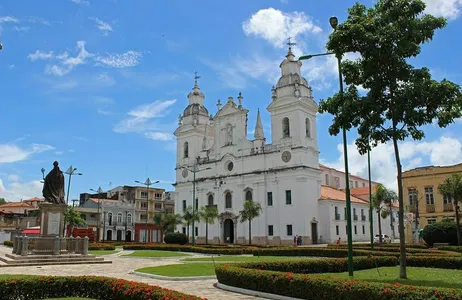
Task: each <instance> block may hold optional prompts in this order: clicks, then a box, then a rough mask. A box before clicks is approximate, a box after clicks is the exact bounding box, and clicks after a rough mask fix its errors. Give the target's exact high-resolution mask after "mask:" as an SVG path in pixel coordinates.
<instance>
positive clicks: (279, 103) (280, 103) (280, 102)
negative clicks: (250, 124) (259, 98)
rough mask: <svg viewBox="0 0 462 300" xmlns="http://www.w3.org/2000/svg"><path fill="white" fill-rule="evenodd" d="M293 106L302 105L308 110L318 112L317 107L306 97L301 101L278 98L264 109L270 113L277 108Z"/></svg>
mask: <svg viewBox="0 0 462 300" xmlns="http://www.w3.org/2000/svg"><path fill="white" fill-rule="evenodd" d="M294 104H297V105H302V106H305V107H306V108H308V109H310V110H314V111H318V105H317V104H316V103H315V102H314V101H313V100H312V99H309V98H307V97H302V98H301V99H297V98H295V97H282V98H278V99H276V100H275V101H272V102H271V103H270V105H268V107H267V108H266V109H267V110H268V111H272V110H274V109H277V108H283V107H289V106H293V105H294Z"/></svg>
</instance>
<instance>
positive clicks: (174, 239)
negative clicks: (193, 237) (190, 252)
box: [164, 232, 188, 245]
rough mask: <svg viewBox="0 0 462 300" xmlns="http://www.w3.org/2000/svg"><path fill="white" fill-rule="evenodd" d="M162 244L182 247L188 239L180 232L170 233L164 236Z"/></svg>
mask: <svg viewBox="0 0 462 300" xmlns="http://www.w3.org/2000/svg"><path fill="white" fill-rule="evenodd" d="M164 242H165V243H166V244H180V245H184V244H186V243H187V242H188V237H187V236H186V234H184V233H181V232H171V233H167V234H166V235H165V237H164Z"/></svg>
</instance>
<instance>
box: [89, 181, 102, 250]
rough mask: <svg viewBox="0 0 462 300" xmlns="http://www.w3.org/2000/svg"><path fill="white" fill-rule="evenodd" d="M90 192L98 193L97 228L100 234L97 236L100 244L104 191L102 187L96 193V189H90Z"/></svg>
mask: <svg viewBox="0 0 462 300" xmlns="http://www.w3.org/2000/svg"><path fill="white" fill-rule="evenodd" d="M90 191H93V192H96V193H98V224H97V225H96V228H97V230H98V233H97V234H96V239H97V241H98V242H99V240H100V233H99V231H100V223H101V217H100V214H99V211H100V207H101V194H102V193H103V189H102V188H101V187H98V189H97V190H96V191H95V190H94V189H90Z"/></svg>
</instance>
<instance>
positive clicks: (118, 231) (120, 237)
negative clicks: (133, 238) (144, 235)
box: [117, 230, 122, 241]
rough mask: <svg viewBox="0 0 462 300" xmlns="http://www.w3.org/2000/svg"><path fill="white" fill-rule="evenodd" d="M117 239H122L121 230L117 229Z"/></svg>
mask: <svg viewBox="0 0 462 300" xmlns="http://www.w3.org/2000/svg"><path fill="white" fill-rule="evenodd" d="M117 240H118V241H121V240H122V230H117Z"/></svg>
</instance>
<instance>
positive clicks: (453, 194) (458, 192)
mask: <svg viewBox="0 0 462 300" xmlns="http://www.w3.org/2000/svg"><path fill="white" fill-rule="evenodd" d="M438 191H439V192H440V193H441V194H443V195H444V196H446V197H448V198H449V199H451V198H452V199H453V201H454V206H455V214H456V231H457V243H458V244H459V246H462V236H461V232H460V219H459V201H462V174H452V176H451V177H449V178H446V180H444V182H443V183H442V184H440V185H439V186H438Z"/></svg>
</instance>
